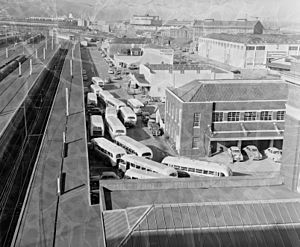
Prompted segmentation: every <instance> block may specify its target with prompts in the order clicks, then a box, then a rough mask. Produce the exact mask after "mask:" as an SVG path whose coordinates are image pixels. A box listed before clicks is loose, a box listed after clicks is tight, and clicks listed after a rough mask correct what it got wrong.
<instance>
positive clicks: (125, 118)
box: [119, 106, 137, 127]
mask: <svg viewBox="0 0 300 247" xmlns="http://www.w3.org/2000/svg"><path fill="white" fill-rule="evenodd" d="M119 115H120V119H121V120H122V122H123V124H124V125H125V127H134V126H136V122H137V117H136V114H135V113H134V112H133V110H131V108H130V107H128V106H125V107H121V108H120V111H119Z"/></svg>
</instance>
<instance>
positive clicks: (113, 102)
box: [106, 98, 126, 111]
mask: <svg viewBox="0 0 300 247" xmlns="http://www.w3.org/2000/svg"><path fill="white" fill-rule="evenodd" d="M106 105H107V106H112V107H115V108H116V109H117V111H119V110H120V108H121V107H125V106H126V105H125V103H124V102H122V101H121V100H119V99H116V98H108V99H107V100H106Z"/></svg>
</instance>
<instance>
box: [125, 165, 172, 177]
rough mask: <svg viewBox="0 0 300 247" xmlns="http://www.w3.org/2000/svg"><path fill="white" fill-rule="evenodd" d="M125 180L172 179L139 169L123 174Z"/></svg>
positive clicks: (131, 169)
mask: <svg viewBox="0 0 300 247" xmlns="http://www.w3.org/2000/svg"><path fill="white" fill-rule="evenodd" d="M124 178H125V179H155V178H156V179H162V178H163V179H166V178H174V177H170V176H166V175H163V174H160V173H154V172H147V171H143V170H141V169H136V168H130V169H129V170H127V171H126V172H125V174H124Z"/></svg>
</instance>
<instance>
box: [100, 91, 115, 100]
mask: <svg viewBox="0 0 300 247" xmlns="http://www.w3.org/2000/svg"><path fill="white" fill-rule="evenodd" d="M99 94H101V95H103V96H104V97H112V98H113V97H114V96H113V95H112V94H111V93H110V92H108V91H105V90H102V91H101V92H100V93H99Z"/></svg>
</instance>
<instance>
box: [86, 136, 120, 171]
mask: <svg viewBox="0 0 300 247" xmlns="http://www.w3.org/2000/svg"><path fill="white" fill-rule="evenodd" d="M91 142H92V147H93V149H94V150H95V151H96V152H97V153H98V154H99V155H102V156H104V157H106V158H108V159H109V160H110V162H111V165H112V166H116V165H117V164H118V163H119V161H120V158H121V157H122V156H123V155H125V154H126V151H125V150H124V149H123V148H121V147H120V146H118V145H116V144H115V143H113V142H111V141H109V140H107V139H105V138H103V137H100V138H94V139H92V140H91Z"/></svg>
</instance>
